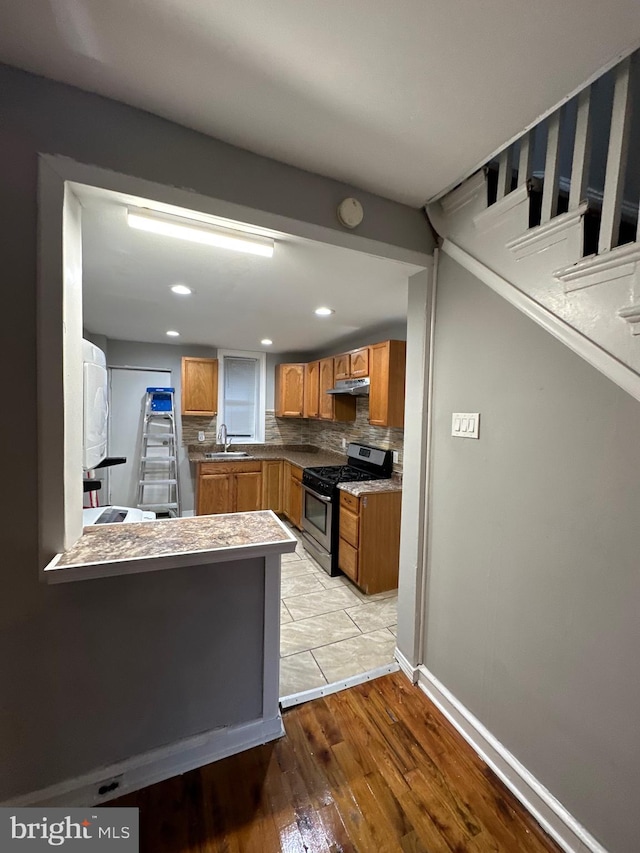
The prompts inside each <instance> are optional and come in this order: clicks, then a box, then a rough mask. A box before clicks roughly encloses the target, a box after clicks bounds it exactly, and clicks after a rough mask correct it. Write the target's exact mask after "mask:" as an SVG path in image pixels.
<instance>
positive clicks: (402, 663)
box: [393, 648, 418, 684]
mask: <svg viewBox="0 0 640 853" xmlns="http://www.w3.org/2000/svg"><path fill="white" fill-rule="evenodd" d="M393 656H394V658H395V659H396V660H397V661H398V666H399V667H400V670H401V671H402V672H403V673H404V675H406V676H407V678H408V679H409V681H410V682H411V683H412V684H417V683H418V667H417V666H413V664H411V663H410V662H409V660H408V658H406V657H405V655H403V654H402V652H401V651H400V649H398V648H396V650H395V652H394V653H393Z"/></svg>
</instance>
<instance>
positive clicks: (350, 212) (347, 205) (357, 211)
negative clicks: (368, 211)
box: [338, 198, 364, 228]
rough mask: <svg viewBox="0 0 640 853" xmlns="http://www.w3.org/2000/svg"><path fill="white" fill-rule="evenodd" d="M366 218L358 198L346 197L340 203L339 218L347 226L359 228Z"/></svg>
mask: <svg viewBox="0 0 640 853" xmlns="http://www.w3.org/2000/svg"><path fill="white" fill-rule="evenodd" d="M363 218H364V210H363V209H362V205H361V204H360V202H359V201H358V199H357V198H345V199H344V201H341V202H340V204H339V205H338V219H339V220H340V222H341V223H342V225H344V226H345V227H346V228H357V227H358V225H360V223H361V222H362V220H363Z"/></svg>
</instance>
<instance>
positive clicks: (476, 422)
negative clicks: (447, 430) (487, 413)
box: [451, 412, 480, 438]
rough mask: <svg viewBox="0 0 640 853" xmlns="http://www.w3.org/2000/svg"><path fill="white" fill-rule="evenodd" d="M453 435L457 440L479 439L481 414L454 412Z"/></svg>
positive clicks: (452, 417)
mask: <svg viewBox="0 0 640 853" xmlns="http://www.w3.org/2000/svg"><path fill="white" fill-rule="evenodd" d="M451 435H455V437H456V438H479V437H480V413H479V412H454V413H453V414H452V415H451Z"/></svg>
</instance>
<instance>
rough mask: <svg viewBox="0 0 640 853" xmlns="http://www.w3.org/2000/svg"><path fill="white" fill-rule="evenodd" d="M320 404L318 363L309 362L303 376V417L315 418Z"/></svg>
mask: <svg viewBox="0 0 640 853" xmlns="http://www.w3.org/2000/svg"><path fill="white" fill-rule="evenodd" d="M319 402H320V362H319V361H311V362H309V364H307V365H306V367H305V374H304V416H305V418H317V417H318V416H319V414H320V412H319V408H318V406H319Z"/></svg>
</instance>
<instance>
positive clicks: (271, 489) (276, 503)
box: [262, 460, 282, 512]
mask: <svg viewBox="0 0 640 853" xmlns="http://www.w3.org/2000/svg"><path fill="white" fill-rule="evenodd" d="M262 509H272V510H273V511H274V512H281V511H282V462H281V461H280V460H278V461H274V462H263V463H262Z"/></svg>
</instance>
